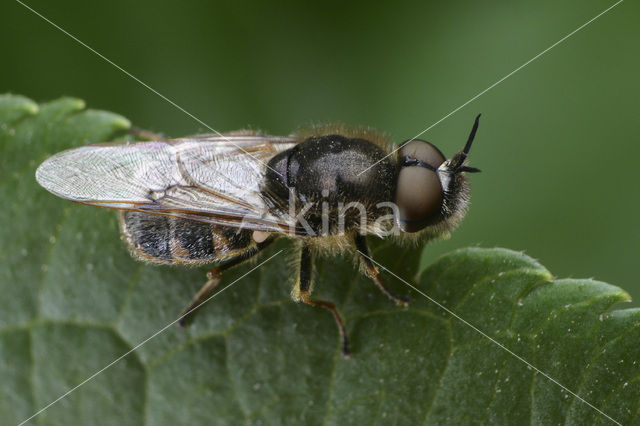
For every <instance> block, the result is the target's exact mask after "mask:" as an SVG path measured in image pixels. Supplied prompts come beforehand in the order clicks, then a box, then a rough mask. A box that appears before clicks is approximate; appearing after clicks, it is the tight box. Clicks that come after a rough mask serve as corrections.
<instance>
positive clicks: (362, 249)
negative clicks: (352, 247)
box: [355, 234, 410, 306]
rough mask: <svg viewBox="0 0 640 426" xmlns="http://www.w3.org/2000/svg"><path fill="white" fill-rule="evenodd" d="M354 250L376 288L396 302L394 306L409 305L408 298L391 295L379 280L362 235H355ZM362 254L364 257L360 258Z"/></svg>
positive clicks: (378, 273)
mask: <svg viewBox="0 0 640 426" xmlns="http://www.w3.org/2000/svg"><path fill="white" fill-rule="evenodd" d="M355 241H356V249H358V252H359V253H361V255H360V257H361V258H362V260H364V263H365V265H366V266H367V271H368V272H369V276H370V277H371V279H372V280H373V282H374V283H375V284H376V285H377V286H378V288H379V289H380V290H381V291H382V292H383V293H384V294H385V295H386V296H387V297H388V298H389V299H391V300H393V301H394V302H396V304H398V305H401V306H407V305H409V302H410V300H409V298H408V297H404V296H396V295H395V294H393V293H391V292H390V291H389V289H388V288H387V287H386V286H385V285H384V283H383V282H382V279H380V272H379V271H378V268H377V267H376V265H375V264H374V263H373V262H372V261H371V254H370V253H369V246H368V245H367V238H366V237H365V236H364V235H361V234H356V238H355ZM362 254H364V256H362Z"/></svg>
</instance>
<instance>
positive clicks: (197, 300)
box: [178, 237, 275, 327]
mask: <svg viewBox="0 0 640 426" xmlns="http://www.w3.org/2000/svg"><path fill="white" fill-rule="evenodd" d="M274 240H275V238H274V237H270V238H267V239H266V240H264V241H263V242H261V243H258V244H256V245H254V246H252V247H250V248H248V249H247V250H245V251H243V252H241V253H239V254H238V255H236V256H235V257H232V258H231V259H229V260H228V261H227V262H226V263H224V264H222V265H220V266H216V267H215V268H211V269H210V270H209V272H207V282H206V283H205V285H203V286H202V288H201V289H200V290H198V292H197V293H196V295H195V296H194V297H193V299H191V302H190V303H189V304H188V305H187V307H186V308H184V309H183V310H182V312H181V313H180V317H181V318H180V320H179V321H178V325H179V326H180V327H186V326H188V325H189V324H191V322H192V321H193V317H194V315H195V313H196V309H197V308H198V306H200V305H201V304H202V303H203V302H205V301H206V300H207V299H208V298H209V296H211V294H212V293H213V291H214V290H215V288H216V287H217V286H218V284H220V279H221V278H222V273H223V272H224V271H226V270H227V269H229V268H232V267H234V266H236V265H238V264H240V263H242V262H244V261H245V260H249V259H250V258H252V257H253V256H255V255H257V254H258V253H260V252H261V251H262V250H264V249H265V248H267V247H268V246H269V245H270V244H271V243H272V242H273V241H274Z"/></svg>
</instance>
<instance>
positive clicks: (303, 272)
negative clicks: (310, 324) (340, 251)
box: [294, 245, 351, 358]
mask: <svg viewBox="0 0 640 426" xmlns="http://www.w3.org/2000/svg"><path fill="white" fill-rule="evenodd" d="M312 273H313V255H312V254H311V250H310V249H309V246H307V245H303V246H302V250H301V252H300V276H299V279H298V284H297V285H298V287H297V289H296V290H297V291H296V292H295V294H294V298H296V299H298V300H301V301H303V302H304V303H306V304H307V305H311V306H320V307H322V308H325V309H327V310H328V311H329V312H331V313H332V314H333V318H334V319H335V320H336V324H337V325H338V331H339V332H340V340H341V342H342V356H344V357H345V358H350V357H351V351H350V350H349V338H348V337H347V330H346V328H345V327H344V321H343V320H342V317H341V316H340V313H339V312H338V310H337V309H336V305H334V304H333V303H331V302H326V301H324V300H311V299H310V295H311V276H312Z"/></svg>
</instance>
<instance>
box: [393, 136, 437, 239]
mask: <svg viewBox="0 0 640 426" xmlns="http://www.w3.org/2000/svg"><path fill="white" fill-rule="evenodd" d="M406 157H410V158H414V159H417V160H420V161H421V162H423V163H426V164H428V165H430V166H431V167H433V168H434V169H437V168H438V166H439V165H440V164H442V163H443V162H444V161H445V158H444V155H442V153H441V152H440V150H439V149H438V148H436V147H435V146H433V145H431V144H430V143H428V142H423V141H411V142H409V143H408V144H407V145H405V146H404V147H403V148H402V149H401V150H400V161H401V162H402V161H403V160H404V159H405V158H406ZM442 199H443V194H442V186H441V184H440V179H439V178H438V174H437V173H436V172H435V171H433V170H430V169H429V168H426V167H421V166H416V165H407V166H403V167H402V168H401V169H400V173H399V175H398V184H397V187H396V205H397V206H398V209H399V212H400V223H399V226H400V229H402V231H404V232H417V231H420V230H421V229H423V228H424V227H426V226H428V225H430V224H432V223H433V222H434V221H435V220H436V219H437V217H438V216H439V214H440V209H441V206H442Z"/></svg>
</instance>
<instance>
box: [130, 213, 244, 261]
mask: <svg viewBox="0 0 640 426" xmlns="http://www.w3.org/2000/svg"><path fill="white" fill-rule="evenodd" d="M120 229H121V230H122V233H123V235H124V237H125V240H126V242H127V244H128V245H129V247H130V248H131V250H132V251H133V252H134V253H135V254H136V255H137V256H138V257H139V258H141V259H142V260H146V261H149V262H154V263H194V264H197V263H206V262H211V261H214V260H221V259H224V258H226V257H228V256H230V255H233V254H236V253H238V252H241V251H244V250H245V249H247V248H248V247H250V246H251V245H252V242H253V240H252V238H251V231H248V230H238V229H235V228H226V227H222V226H219V225H212V224H207V223H200V222H194V221H191V220H186V219H177V218H173V217H166V216H157V215H151V214H146V213H139V212H131V211H124V212H121V214H120Z"/></svg>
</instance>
